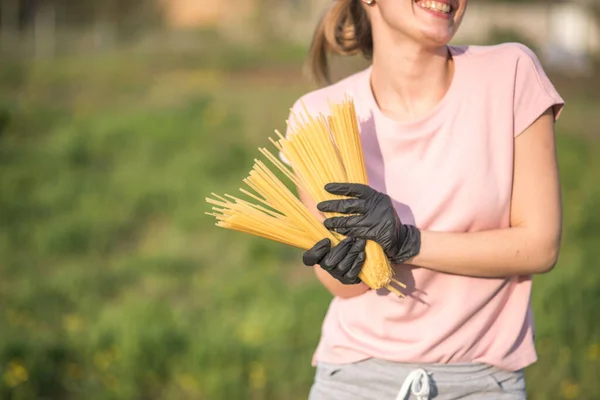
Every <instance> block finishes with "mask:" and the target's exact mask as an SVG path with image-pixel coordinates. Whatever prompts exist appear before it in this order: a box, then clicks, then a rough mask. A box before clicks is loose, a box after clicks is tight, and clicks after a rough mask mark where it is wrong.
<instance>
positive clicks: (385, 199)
mask: <svg viewBox="0 0 600 400" xmlns="http://www.w3.org/2000/svg"><path fill="white" fill-rule="evenodd" d="M325 190H326V191H328V192H329V193H331V194H335V195H341V196H349V197H351V198H348V199H341V200H327V201H323V202H321V203H319V204H317V208H318V209H319V211H322V212H335V213H341V214H354V215H350V216H347V217H332V218H328V219H326V220H325V221H324V224H325V226H326V227H327V229H329V230H332V231H335V232H338V233H340V234H342V235H344V236H350V237H354V238H361V239H365V240H372V241H374V242H377V243H379V245H380V246H381V247H382V248H383V250H384V251H385V253H386V255H387V257H388V258H389V260H390V261H391V262H392V263H394V264H402V263H404V262H406V261H407V260H409V259H411V258H413V257H414V256H416V255H417V254H418V253H419V250H420V245H421V238H420V232H419V230H418V229H417V228H416V227H415V226H412V225H405V224H403V223H402V221H400V218H399V217H398V214H397V213H396V210H395V209H394V206H393V204H392V199H391V198H390V197H389V196H388V195H387V194H384V193H380V192H378V191H376V190H375V189H373V188H371V187H370V186H367V185H362V184H357V183H328V184H327V185H325Z"/></svg>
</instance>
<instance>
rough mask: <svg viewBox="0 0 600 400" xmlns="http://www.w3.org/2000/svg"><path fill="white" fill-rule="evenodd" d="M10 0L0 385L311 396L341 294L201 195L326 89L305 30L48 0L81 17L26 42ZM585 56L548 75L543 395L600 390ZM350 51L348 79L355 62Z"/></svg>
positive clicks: (535, 374)
mask: <svg viewBox="0 0 600 400" xmlns="http://www.w3.org/2000/svg"><path fill="white" fill-rule="evenodd" d="M9 3H10V2H9V1H7V0H4V1H3V2H2V3H1V4H2V5H3V7H4V8H2V9H1V10H0V11H2V13H3V19H2V21H4V22H5V24H4V25H3V29H4V36H3V37H4V38H6V35H9V38H10V40H8V41H7V40H4V41H3V43H4V45H5V46H4V47H3V51H4V52H3V53H2V57H1V58H0V399H7V400H30V399H31V400H33V399H48V400H50V399H52V400H54V399H56V400H58V399H60V400H71V399H73V400H75V399H77V400H78V399H90V400H95V399H98V400H100V399H102V400H104V399H115V400H131V399H140V400H141V399H148V400H154V399H156V400H158V399H182V400H184V399H228V400H229V399H257V400H258V399H304V398H306V395H307V393H308V389H309V387H310V384H311V382H312V379H313V373H314V371H313V369H312V368H311V366H310V359H311V356H312V352H313V350H314V348H315V346H316V344H317V340H318V337H319V334H320V325H321V322H322V319H323V316H324V314H325V312H326V309H327V306H328V302H329V299H330V296H329V295H328V294H327V292H326V291H325V289H323V288H322V287H321V286H320V285H319V284H318V283H317V282H316V280H315V279H314V277H313V275H312V272H311V271H310V270H308V269H306V268H304V267H302V266H301V265H300V262H299V256H300V254H299V252H298V251H297V250H295V249H292V248H287V247H285V246H282V245H277V244H274V243H270V242H267V241H265V240H261V239H256V238H253V237H249V236H245V235H242V234H238V233H234V232H229V231H223V230H219V229H217V228H215V227H214V226H213V222H214V221H213V220H212V218H210V217H207V216H205V215H204V212H205V211H207V209H208V207H207V205H206V204H205V203H204V197H205V196H206V195H207V194H209V193H210V192H212V191H216V192H219V193H223V192H229V193H233V192H234V191H237V188H238V187H239V186H240V182H241V179H242V178H243V177H245V175H246V173H247V172H248V170H249V169H250V167H251V165H252V160H253V159H254V157H256V156H257V155H258V151H257V147H258V146H263V145H267V144H268V140H267V138H268V136H271V135H272V132H273V129H276V128H277V129H280V130H281V129H284V127H285V119H286V118H287V116H288V108H289V107H290V106H291V105H292V104H293V102H294V101H295V100H296V99H297V98H298V97H299V96H300V95H301V94H303V93H305V92H306V91H308V90H311V89H312V88H313V86H312V84H311V83H310V82H309V81H308V80H307V79H306V78H305V76H304V75H303V70H302V63H303V60H304V56H305V53H306V47H307V43H308V41H309V40H308V38H305V40H304V42H303V43H300V44H298V42H291V41H284V40H281V38H277V39H276V38H275V37H273V36H272V35H271V36H269V35H262V36H260V37H259V39H258V40H254V41H253V42H252V43H248V42H247V41H236V40H232V38H231V37H230V36H227V35H223V33H222V32H217V31H215V30H214V29H212V30H211V29H193V30H186V31H182V32H178V33H176V34H175V33H173V32H172V31H170V30H165V29H164V27H163V25H164V24H163V22H162V19H161V11H160V7H155V6H154V5H150V6H149V5H148V4H147V3H144V2H142V0H139V1H138V2H135V1H133V2H130V3H128V4H127V7H124V5H123V4H124V2H118V1H105V2H102V3H100V2H93V3H92V2H88V3H85V2H71V1H67V0H63V1H55V2H54V4H56V5H57V8H56V9H60V7H63V8H62V9H63V10H69V11H70V12H71V13H73V14H72V15H71V16H69V15H63V16H62V17H60V18H64V21H65V22H64V23H63V22H60V25H61V26H63V25H64V26H69V29H70V30H69V33H68V34H67V33H65V34H64V36H61V37H59V36H56V42H55V46H53V50H52V52H51V53H47V52H42V53H41V54H40V53H37V52H35V51H34V52H29V50H23V49H26V47H24V46H25V45H26V44H27V43H29V42H28V40H29V39H28V38H29V36H28V33H27V32H29V31H31V30H32V29H33V28H32V22H31V21H35V20H36V18H35V15H29V14H27V12H25V11H23V10H21V11H19V14H18V15H19V19H18V21H19V23H18V24H13V28H14V27H18V28H15V29H12V30H7V29H6V26H7V25H6V21H7V20H8V19H7V17H6V15H7V11H6V10H7V9H8V8H7V7H9V6H10V7H12V8H13V9H15V7H14V6H15V3H10V4H9ZM7 4H9V6H7ZM27 4H34V3H27ZM36 4H37V6H40V7H41V6H42V5H44V4H45V5H47V4H50V3H49V2H46V3H43V2H38V3H36ZM60 4H63V6H59V5H60ZM73 10H77V13H75V12H74V11H73ZM36 15H37V14H36ZM57 15H58V14H57ZM98 15H100V16H101V17H98ZM60 18H59V17H56V19H55V20H54V21H55V22H56V23H57V24H58V23H59V22H57V21H63V20H61V19H60ZM99 20H100V21H110V25H109V26H111V27H114V26H117V27H119V28H118V29H117V30H114V29H113V28H111V29H113V30H112V32H122V33H119V34H115V37H117V39H115V40H114V41H113V42H110V45H105V46H100V47H95V48H93V49H90V48H86V47H85V46H84V47H83V48H82V47H79V46H71V44H72V43H73V42H69V41H68V40H67V39H68V38H71V39H73V40H76V39H80V38H81V37H80V36H77V35H76V34H74V33H73V32H84V30H85V28H86V27H89V26H94V21H99ZM115 21H116V22H115ZM67 22H68V23H67ZM34 25H35V24H34ZM78 29H80V31H78ZM7 32H8V33H7ZM102 32H104V31H102ZM264 32H268V30H264V31H263V33H264ZM132 33H133V34H132ZM11 35H12V36H11ZM81 35H84V33H81ZM519 35H520V34H519V33H518V32H513V31H510V30H497V31H495V33H494V36H493V37H492V38H491V39H490V40H489V42H490V43H494V42H496V43H497V42H501V41H506V40H507V38H510V39H509V40H519V41H523V42H526V41H527V40H528V39H527V37H526V36H519ZM33 37H34V38H35V32H34V36H33ZM18 38H21V39H18ZM23 38H24V39H23ZM62 39H64V40H62ZM44 40H45V39H44V38H42V41H44ZM531 46H532V47H534V46H535V43H531ZM57 49H58V50H57ZM334 61H335V63H336V65H340V64H339V60H334ZM591 62H592V65H593V68H592V69H591V70H590V71H591V72H589V73H588V74H586V75H573V74H565V73H560V72H555V71H552V70H549V71H548V72H549V75H550V76H551V78H552V80H553V81H554V83H555V84H556V86H557V87H558V89H559V91H560V92H561V94H562V95H563V96H564V97H565V98H566V100H567V102H568V106H567V108H566V109H565V112H564V114H563V117H562V118H561V120H560V121H559V123H558V126H557V130H558V132H557V137H558V147H559V148H558V150H559V158H560V167H561V176H562V184H563V196H564V220H565V230H564V239H563V250H562V253H561V258H560V262H559V265H558V267H557V268H556V269H555V270H554V271H553V272H552V273H550V274H548V275H545V276H540V277H536V278H535V285H534V299H533V306H534V309H535V314H536V323H537V343H538V351H539V362H538V363H537V364H535V365H534V366H533V367H531V368H529V369H528V370H527V376H528V385H529V387H528V390H529V393H530V398H532V399H562V398H565V399H597V398H600V384H599V383H598V382H599V381H598V377H599V376H600V318H598V310H599V309H600V273H599V272H598V271H597V270H598V259H600V246H598V243H600V213H599V212H598V209H600V185H598V182H600V158H599V157H598V154H599V153H600V141H599V139H600V136H599V135H598V128H597V127H598V124H599V123H600V114H599V113H598V112H597V110H598V107H600V96H599V95H598V93H599V92H600V69H599V68H598V65H599V64H598V60H597V59H592V61H591ZM345 65H346V69H343V68H341V67H340V68H338V74H339V75H340V76H342V75H343V74H346V73H348V68H350V69H352V68H358V67H359V66H360V65H362V64H361V62H360V61H359V60H356V59H353V60H350V62H349V63H346V64H345ZM348 66H350V67H348Z"/></svg>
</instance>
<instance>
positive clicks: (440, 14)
mask: <svg viewBox="0 0 600 400" xmlns="http://www.w3.org/2000/svg"><path fill="white" fill-rule="evenodd" d="M417 7H419V8H420V9H421V10H423V11H425V12H428V13H429V14H431V15H433V16H434V17H438V18H442V19H446V20H449V19H450V18H451V17H452V11H450V12H449V13H448V14H446V13H445V12H441V11H436V10H432V9H430V8H424V7H421V6H420V5H419V3H417Z"/></svg>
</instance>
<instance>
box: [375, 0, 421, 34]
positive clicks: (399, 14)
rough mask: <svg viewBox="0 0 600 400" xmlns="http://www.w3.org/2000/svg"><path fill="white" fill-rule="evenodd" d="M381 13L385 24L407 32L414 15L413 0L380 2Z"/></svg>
mask: <svg viewBox="0 0 600 400" xmlns="http://www.w3.org/2000/svg"><path fill="white" fill-rule="evenodd" d="M379 11H380V13H381V17H382V20H383V22H385V24H386V25H388V26H390V27H393V28H394V29H396V30H400V31H403V30H406V29H407V28H408V26H409V25H410V17H411V16H412V15H413V12H414V11H413V0H400V1H398V0H391V1H390V0H387V1H385V2H382V1H380V3H379Z"/></svg>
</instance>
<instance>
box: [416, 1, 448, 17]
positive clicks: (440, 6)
mask: <svg viewBox="0 0 600 400" xmlns="http://www.w3.org/2000/svg"><path fill="white" fill-rule="evenodd" d="M416 3H417V5H418V6H419V7H421V8H424V9H426V10H432V11H437V12H440V13H444V14H450V13H451V12H452V11H453V7H452V6H451V5H450V4H446V3H441V2H437V1H432V0H420V1H416Z"/></svg>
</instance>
